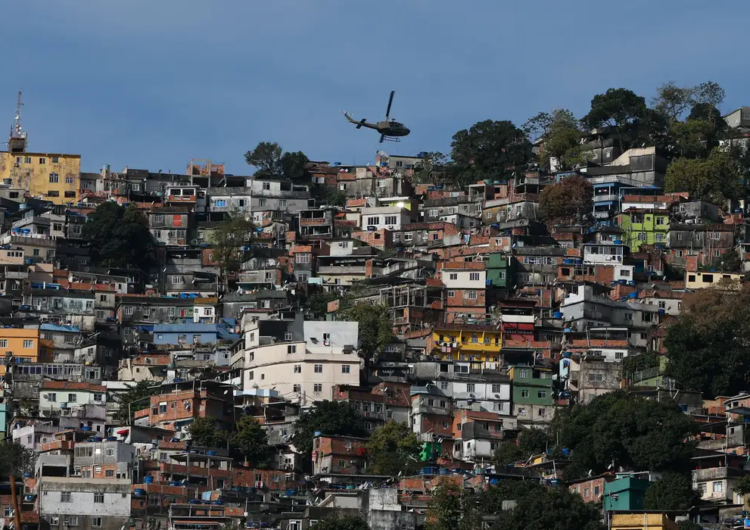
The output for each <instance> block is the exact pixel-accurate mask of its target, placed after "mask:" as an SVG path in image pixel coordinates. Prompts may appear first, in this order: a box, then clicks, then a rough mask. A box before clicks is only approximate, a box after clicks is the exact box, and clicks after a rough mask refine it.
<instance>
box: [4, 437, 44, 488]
mask: <svg viewBox="0 0 750 530" xmlns="http://www.w3.org/2000/svg"><path fill="white" fill-rule="evenodd" d="M35 461H36V454H35V453H34V452H33V451H30V450H28V449H26V448H25V447H24V446H23V445H21V444H20V443H18V442H15V441H9V440H8V439H6V440H4V441H3V442H0V477H3V481H5V480H7V478H8V477H10V476H13V477H20V476H22V475H23V474H24V473H32V472H33V471H34V462H35Z"/></svg>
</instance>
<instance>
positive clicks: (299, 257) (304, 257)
mask: <svg viewBox="0 0 750 530" xmlns="http://www.w3.org/2000/svg"><path fill="white" fill-rule="evenodd" d="M294 259H295V261H296V262H297V263H310V254H305V253H302V254H295V256H294Z"/></svg>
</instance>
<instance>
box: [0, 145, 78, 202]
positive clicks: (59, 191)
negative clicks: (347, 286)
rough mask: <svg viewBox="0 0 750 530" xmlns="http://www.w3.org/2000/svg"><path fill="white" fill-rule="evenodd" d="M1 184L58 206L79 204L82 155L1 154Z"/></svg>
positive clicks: (23, 152) (5, 152)
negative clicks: (8, 185)
mask: <svg viewBox="0 0 750 530" xmlns="http://www.w3.org/2000/svg"><path fill="white" fill-rule="evenodd" d="M6 179H7V180H6ZM0 182H3V183H9V184H10V185H11V186H12V187H14V188H20V189H23V190H26V191H28V192H29V195H31V196H32V197H38V198H40V199H44V200H48V201H52V202H53V203H55V204H68V203H77V202H78V201H79V200H80V189H81V155H65V154H60V153H29V152H26V151H13V152H8V151H0Z"/></svg>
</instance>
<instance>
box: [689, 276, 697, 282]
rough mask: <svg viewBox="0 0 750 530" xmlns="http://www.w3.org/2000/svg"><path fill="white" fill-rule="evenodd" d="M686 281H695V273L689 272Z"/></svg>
mask: <svg viewBox="0 0 750 530" xmlns="http://www.w3.org/2000/svg"><path fill="white" fill-rule="evenodd" d="M688 281H689V282H694V281H695V274H689V275H688Z"/></svg>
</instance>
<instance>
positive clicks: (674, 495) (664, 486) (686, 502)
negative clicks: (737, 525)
mask: <svg viewBox="0 0 750 530" xmlns="http://www.w3.org/2000/svg"><path fill="white" fill-rule="evenodd" d="M735 491H736V489H735ZM697 502H698V496H697V495H696V493H695V490H694V489H693V482H692V480H691V479H690V478H688V477H687V476H685V475H678V474H675V473H667V474H665V475H664V476H663V477H662V479H661V480H659V481H657V482H655V483H654V484H652V485H651V487H650V488H649V489H648V490H647V491H646V497H645V499H644V500H643V508H644V509H646V510H654V511H663V510H686V511H687V510H689V509H690V508H692V507H693V506H695V505H696V504H697Z"/></svg>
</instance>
